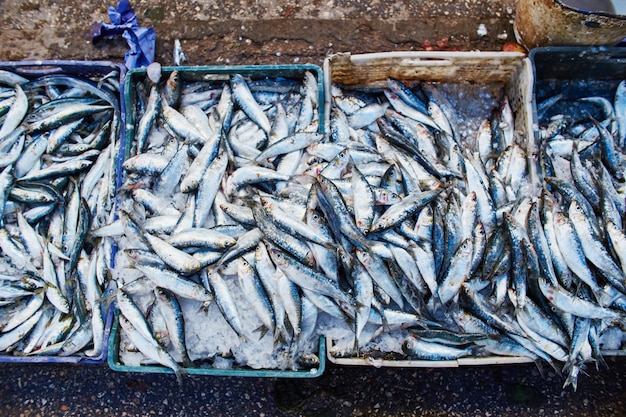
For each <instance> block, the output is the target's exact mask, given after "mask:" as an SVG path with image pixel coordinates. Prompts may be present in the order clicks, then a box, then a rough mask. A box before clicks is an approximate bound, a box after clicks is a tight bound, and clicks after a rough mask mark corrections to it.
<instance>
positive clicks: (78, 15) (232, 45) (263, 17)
mask: <svg viewBox="0 0 626 417" xmlns="http://www.w3.org/2000/svg"><path fill="white" fill-rule="evenodd" d="M114 5H115V3H114V1H111V2H110V3H106V2H105V3H103V2H101V1H96V0H84V1H81V2H76V1H72V0H60V1H52V0H44V1H35V0H3V1H2V2H0V16H1V17H0V19H1V20H0V21H1V23H0V25H1V26H0V27H2V30H0V45H2V47H1V48H0V60H26V59H45V58H47V59H80V60H82V59H85V60H97V59H108V60H113V61H121V60H122V59H123V56H124V53H125V52H126V49H127V48H126V43H125V42H124V41H123V40H120V41H114V42H103V43H100V44H98V45H93V44H92V43H91V37H90V29H91V28H92V27H93V25H96V24H98V23H100V22H107V23H108V22H109V18H108V15H107V6H114ZM131 5H132V6H133V8H134V10H135V13H136V14H137V17H138V19H139V24H140V25H141V26H154V28H155V30H156V34H157V51H156V60H157V61H159V62H161V64H164V65H171V64H172V63H173V58H172V50H173V45H174V40H175V39H180V41H181V44H182V47H183V50H184V51H185V53H186V55H187V56H188V57H189V61H188V62H187V64H189V65H202V64H204V65H220V64H226V63H230V64H272V63H283V64H287V63H294V62H299V63H305V62H308V63H314V64H321V63H322V61H323V59H324V57H325V56H326V55H327V54H329V53H333V52H347V51H349V52H353V53H364V52H381V51H393V50H423V49H425V48H435V49H452V50H500V49H501V48H502V45H503V44H504V43H506V42H512V41H514V36H513V26H512V24H513V17H514V13H515V0H426V1H410V0H399V1H394V2H389V1H381V0H371V1H365V0H356V1H353V0H351V1H346V0H305V1H298V2H296V1H293V0H291V1H285V2H278V1H275V0H256V1H254V0H223V1H219V2H218V1H215V0H196V1H190V2H187V1H184V2H174V1H171V0H151V1H148V0H137V1H131ZM481 24H483V25H484V28H485V29H486V33H485V32H483V31H480V33H481V35H479V26H480V25H481Z"/></svg>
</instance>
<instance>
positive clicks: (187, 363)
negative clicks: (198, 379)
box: [183, 355, 195, 368]
mask: <svg viewBox="0 0 626 417" xmlns="http://www.w3.org/2000/svg"><path fill="white" fill-rule="evenodd" d="M194 366H195V364H194V363H193V361H192V360H191V358H190V357H189V356H188V355H184V356H183V368H193V367H194Z"/></svg>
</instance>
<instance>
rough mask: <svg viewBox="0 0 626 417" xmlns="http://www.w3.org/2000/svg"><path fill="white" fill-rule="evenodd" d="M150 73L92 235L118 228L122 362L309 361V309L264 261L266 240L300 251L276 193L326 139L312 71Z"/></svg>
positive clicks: (268, 365)
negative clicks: (114, 208)
mask: <svg viewBox="0 0 626 417" xmlns="http://www.w3.org/2000/svg"><path fill="white" fill-rule="evenodd" d="M154 68H155V67H149V68H148V77H146V79H145V81H143V80H140V81H138V82H137V84H136V87H137V90H136V91H133V92H132V94H133V95H134V97H137V100H136V108H135V109H134V111H135V112H136V113H135V114H136V115H137V118H136V123H135V130H134V137H133V139H134V140H133V142H132V149H131V151H130V155H132V156H130V157H129V158H128V159H126V161H125V162H124V163H123V170H124V181H123V185H122V187H121V189H120V194H119V217H120V219H119V221H117V222H115V223H113V224H111V225H109V226H107V227H104V228H102V229H101V230H100V231H99V232H98V234H99V235H109V236H115V235H117V236H122V235H123V237H120V238H118V245H119V248H120V252H119V255H118V259H117V261H116V265H117V270H116V272H114V275H115V276H116V277H118V285H119V290H118V296H117V304H118V307H119V308H120V312H121V315H120V325H121V327H122V329H123V332H122V340H121V343H120V346H121V349H120V359H121V360H122V362H123V363H125V364H126V365H132V364H140V363H146V360H145V358H143V356H145V357H147V358H148V359H149V360H152V361H156V362H157V363H160V364H162V365H165V366H168V367H170V368H172V369H174V370H175V372H176V373H177V374H180V373H181V372H184V370H183V368H181V365H180V364H182V365H183V367H184V368H185V367H186V368H188V367H200V366H207V363H208V364H210V365H211V366H213V367H232V366H248V367H250V368H263V369H272V368H281V369H301V368H302V367H305V368H310V367H314V366H315V365H318V364H319V359H318V358H317V357H316V356H315V355H314V354H313V353H314V352H315V351H317V342H316V339H315V338H314V337H313V336H312V331H313V329H314V328H315V317H316V310H315V309H314V308H313V307H312V305H310V303H309V302H308V300H303V297H302V294H301V293H300V292H299V291H300V290H299V289H298V287H297V286H296V285H295V284H294V283H293V282H291V281H290V280H289V279H287V278H286V277H285V275H284V274H283V273H282V270H281V269H278V268H276V266H275V264H274V262H273V261H272V260H271V258H270V256H272V257H276V259H278V257H280V256H282V252H280V249H279V247H278V246H276V245H277V244H278V243H277V242H278V241H279V242H281V244H284V243H283V242H292V241H295V243H294V245H295V246H296V247H297V248H299V249H301V250H306V251H309V249H308V246H307V245H306V243H305V242H304V241H301V240H298V239H297V238H296V237H294V236H291V235H286V233H285V232H284V231H283V230H282V229H279V227H278V226H277V225H276V224H275V223H274V221H275V220H276V219H277V218H280V217H285V220H287V221H288V220H289V217H290V216H283V215H282V214H281V213H282V212H283V210H284V209H283V208H279V207H278V203H279V201H278V200H276V198H277V190H278V189H279V188H285V186H286V185H287V182H288V181H289V180H291V179H292V177H293V176H294V175H295V172H296V171H297V170H298V168H299V166H300V159H301V155H302V154H303V149H304V148H306V147H307V146H308V145H310V144H311V143H314V142H320V141H321V140H322V139H323V138H324V135H322V134H320V133H317V131H318V126H319V112H318V94H319V87H318V81H317V79H316V77H315V76H314V75H313V74H312V73H310V72H306V74H303V75H302V79H298V80H294V79H282V78H271V79H259V80H256V81H246V80H244V78H243V77H242V76H241V75H238V74H234V75H232V76H231V77H230V79H229V78H228V76H227V77H226V82H224V81H223V80H222V81H201V82H192V81H185V80H184V78H183V77H184V74H181V73H179V72H178V71H173V72H171V74H169V75H168V76H167V77H163V78H164V79H163V80H161V73H160V69H159V67H156V69H157V71H156V73H155V71H153V70H154ZM253 94H254V96H253ZM270 120H271V121H272V123H270ZM284 153H288V154H289V156H288V157H281V158H280V159H281V164H280V167H274V166H273V164H272V163H271V162H270V161H273V160H276V161H277V159H276V158H277V156H278V155H280V154H284ZM285 202H287V200H285ZM272 204H275V205H276V207H271V205H272ZM281 204H282V203H281ZM287 210H291V208H290V207H287ZM270 216H271V217H270ZM299 223H300V224H302V225H304V223H303V222H302V221H299ZM323 244H326V245H330V244H331V242H330V241H329V240H324V241H323ZM306 256H308V257H309V258H310V255H306ZM311 260H312V259H309V261H308V264H311ZM307 267H309V266H307ZM289 274H291V272H289ZM309 287H310V286H309ZM344 299H345V302H346V303H347V302H348V301H349V298H348V297H347V296H345V298H344ZM127 341H128V342H130V343H127ZM191 341H193V343H192V342H191ZM133 348H136V349H138V350H139V351H140V352H141V355H140V356H141V357H140V358H133V355H134V354H135V352H134V350H135V349H133ZM173 358H174V359H176V360H174V359H173ZM194 361H195V363H194Z"/></svg>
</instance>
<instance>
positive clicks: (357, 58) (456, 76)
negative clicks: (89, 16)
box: [324, 52, 541, 367]
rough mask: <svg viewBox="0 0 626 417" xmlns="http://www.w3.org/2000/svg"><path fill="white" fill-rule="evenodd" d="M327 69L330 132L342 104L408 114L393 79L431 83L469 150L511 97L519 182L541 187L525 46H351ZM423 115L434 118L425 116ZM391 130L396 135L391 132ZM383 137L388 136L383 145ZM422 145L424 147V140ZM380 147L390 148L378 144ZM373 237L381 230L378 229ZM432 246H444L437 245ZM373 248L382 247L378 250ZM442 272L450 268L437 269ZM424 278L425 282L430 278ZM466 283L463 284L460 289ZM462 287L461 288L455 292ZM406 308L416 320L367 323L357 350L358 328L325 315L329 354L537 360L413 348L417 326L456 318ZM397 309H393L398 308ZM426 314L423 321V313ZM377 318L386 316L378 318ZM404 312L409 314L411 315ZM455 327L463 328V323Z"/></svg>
mask: <svg viewBox="0 0 626 417" xmlns="http://www.w3.org/2000/svg"><path fill="white" fill-rule="evenodd" d="M324 75H325V79H324V83H325V97H326V111H325V114H326V122H325V124H326V131H327V132H329V134H330V135H333V134H335V130H334V129H337V131H339V128H337V127H335V123H338V122H337V121H333V119H332V118H333V117H337V118H338V120H340V119H341V118H343V117H344V116H337V115H336V113H335V108H338V109H339V110H341V112H342V113H344V114H345V117H346V120H348V121H349V122H350V120H351V119H352V120H356V116H354V115H355V114H357V113H358V112H359V110H358V109H359V108H367V107H373V106H370V104H375V105H381V104H382V105H383V106H387V107H386V110H385V113H383V112H382V111H381V113H379V116H381V117H380V118H386V117H392V116H393V114H389V113H388V111H389V110H390V109H394V110H396V112H397V113H400V114H401V115H402V114H403V112H402V110H399V109H398V108H395V107H394V106H393V104H392V103H391V100H392V98H393V97H392V96H391V95H390V94H388V93H389V90H390V89H391V84H390V83H389V80H390V79H395V80H396V81H399V82H400V83H402V84H404V86H405V87H408V88H409V89H411V90H412V91H413V92H415V91H417V90H419V89H422V90H424V86H425V88H427V89H431V91H432V89H434V90H438V91H439V92H440V93H441V94H443V96H444V99H445V100H443V101H442V102H445V101H447V102H448V103H450V104H451V109H449V110H452V111H451V112H449V113H451V114H453V115H454V116H455V118H456V120H452V121H451V123H452V124H454V125H456V128H455V133H454V134H455V135H458V139H459V145H460V147H462V148H463V149H464V151H467V153H469V151H472V152H477V151H476V149H477V148H478V144H477V143H478V139H476V140H475V139H474V138H475V137H476V136H477V132H478V130H479V125H480V124H481V121H482V120H485V119H490V118H491V117H494V116H493V115H495V113H496V112H497V111H499V110H498V109H499V108H500V106H501V105H502V102H503V98H504V97H507V98H508V102H509V105H510V109H511V111H512V119H511V123H513V134H514V142H515V144H516V146H517V147H518V148H519V149H521V150H522V151H523V153H524V155H525V157H524V158H523V159H522V161H525V162H523V164H525V165H526V167H527V171H526V172H525V175H526V178H528V181H527V184H526V185H525V186H524V188H519V189H518V193H519V194H520V195H522V194H523V195H529V196H539V195H540V190H541V188H540V183H541V180H540V178H539V177H538V171H537V167H536V164H535V163H534V162H533V161H535V160H536V156H537V146H536V141H535V139H534V134H533V125H532V121H533V119H532V106H531V103H532V88H533V73H532V68H531V62H530V60H529V59H528V58H527V57H526V56H525V55H524V54H521V53H508V52H387V53H372V54H362V55H352V54H350V53H340V54H336V55H332V56H329V57H327V58H326V60H325V62H324ZM385 90H387V91H385ZM424 91H426V90H424ZM383 93H385V94H383ZM431 94H432V93H431ZM353 97H356V99H357V102H359V101H360V103H366V104H367V105H365V106H364V104H356V105H355V104H354V101H352V100H353ZM428 97H429V99H430V97H431V95H428ZM432 97H433V98H432V99H430V100H431V101H439V100H437V98H436V96H434V95H433V96H432ZM351 105H354V107H352V108H350V106H351ZM363 106H364V107H363ZM355 109H357V110H355ZM351 112H354V113H351ZM392 113H393V112H392ZM433 117H434V116H433ZM448 118H449V116H448ZM378 120H380V119H378ZM424 123H429V122H428V121H426V122H424ZM431 123H432V122H431ZM438 126H439V125H438ZM367 129H369V130H370V132H366V134H367V135H370V136H372V137H375V136H376V135H380V134H381V133H382V136H383V137H385V138H386V137H387V135H386V134H384V130H383V129H385V126H384V124H382V123H378V129H377V128H376V127H372V125H370V126H369V127H367V128H365V129H363V130H367ZM350 136H351V137H352V138H353V137H354V132H352V133H350ZM389 136H392V134H391V135H389ZM384 143H385V142H382V144H383V145H384ZM420 143H421V142H417V145H420ZM370 146H374V147H380V142H373V143H372V144H371V145H370ZM384 146H387V145H384ZM490 146H491V148H490V152H493V153H495V152H499V153H501V152H502V151H503V150H504V148H503V147H501V148H500V149H496V145H495V144H494V143H492V144H491V145H490ZM418 147H419V146H418ZM381 149H385V148H381ZM387 149H389V148H387ZM410 149H411V148H410V146H407V147H406V148H405V149H404V152H399V153H404V154H407V153H410V152H411V151H410ZM421 150H422V148H421V147H420V151H421ZM379 152H384V151H381V150H379ZM466 165H467V164H466ZM424 166H426V165H424ZM429 172H430V171H429ZM459 173H460V174H461V175H458V176H457V177H456V178H457V179H456V180H458V181H465V180H467V177H466V176H465V173H464V172H458V173H457V174H459ZM433 175H435V174H433ZM446 175H447V174H441V178H440V179H441V181H440V182H443V183H446V182H447V181H450V179H449V178H452V177H454V175H452V176H450V177H448V176H446ZM461 178H462V180H461ZM435 183H437V181H435ZM425 185H426V187H429V186H431V185H429V184H428V183H425ZM447 187H448V186H447V185H444V188H447ZM443 195H444V193H441V194H440V196H443ZM448 197H449V196H448ZM435 201H436V200H435ZM436 204H437V203H436ZM432 207H434V210H437V207H436V205H434V206H432ZM443 211H445V210H443ZM374 219H376V218H374ZM412 219H413V220H412V222H413V223H412V224H415V221H416V220H415V218H412ZM374 221H376V220H374ZM500 221H502V220H498V222H500ZM418 222H419V220H418ZM498 224H500V223H498ZM372 230H374V229H370V232H371V231H372ZM372 235H373V234H372ZM367 236H368V235H367V234H366V237H367ZM403 236H405V235H403ZM373 239H377V238H376V237H375V236H374V237H373ZM375 244H377V243H373V244H372V247H374V245H375ZM433 245H434V244H433ZM433 250H438V249H437V248H435V246H433ZM374 251H375V252H376V250H374ZM380 256H381V258H382V257H385V256H389V255H385V254H384V253H383V252H382V251H381V252H380ZM398 263H399V262H398ZM437 273H438V274H439V273H444V272H441V269H438V272H437ZM415 276H417V274H416V275H415ZM371 277H372V280H373V281H374V282H375V283H376V282H377V279H376V276H375V275H371ZM441 278H443V276H441ZM420 285H422V286H423V285H424V284H423V283H422V284H420ZM457 285H458V284H457ZM483 287H484V286H483ZM415 288H417V284H416V286H415V287H414V288H413V289H411V290H410V291H412V292H415ZM400 289H401V291H402V292H403V295H404V294H407V292H406V291H404V290H403V289H402V287H400ZM479 289H480V288H479ZM419 291H421V292H422V294H430V295H428V296H425V297H426V298H425V300H426V301H424V300H422V303H424V302H427V301H428V299H427V298H428V297H430V299H432V298H433V297H432V293H433V291H437V292H438V293H439V295H442V293H440V292H439V291H440V290H438V289H433V290H430V291H429V289H424V288H422V289H421V290H419ZM462 291H463V290H459V293H460V292H462ZM477 291H478V290H477ZM483 291H484V290H483ZM459 293H457V296H458V294H459ZM457 296H453V297H452V298H451V300H450V301H448V304H447V305H448V306H451V305H457V304H456V301H455V300H457ZM406 300H408V298H406V297H405V301H404V303H405V306H407V305H408V304H407V301H406ZM390 305H391V306H393V308H395V309H396V310H398V304H397V302H396V303H394V302H393V301H392V304H390ZM405 308H406V311H407V312H408V311H411V313H412V314H413V319H412V320H415V322H412V323H407V324H396V325H392V324H391V323H389V322H387V323H385V322H384V321H383V324H382V326H381V325H380V323H379V324H378V325H377V326H373V325H371V324H367V325H366V327H365V328H364V330H363V333H362V334H363V338H364V340H365V341H367V342H363V343H359V346H358V348H359V350H358V352H356V351H355V349H354V346H353V340H354V334H352V336H350V331H351V329H350V328H349V327H348V326H346V325H344V324H343V323H341V321H340V320H339V321H333V320H329V321H328V322H327V323H326V327H325V332H324V334H325V335H326V346H327V348H328V352H327V356H328V359H329V361H331V362H332V363H335V364H341V365H352V366H374V367H458V366H466V365H495V364H512V363H527V362H532V359H530V358H529V357H526V356H521V355H509V354H506V355H505V354H500V353H498V354H496V353H491V352H488V353H485V351H484V350H483V351H481V353H480V354H479V353H478V350H480V349H477V350H473V351H468V352H466V353H464V354H461V355H460V356H459V357H444V358H440V359H426V358H423V357H421V356H416V355H415V354H407V351H405V350H404V349H403V348H402V345H403V344H405V343H406V342H403V340H406V338H408V337H411V335H412V334H413V332H414V330H412V329H424V328H429V329H431V328H434V329H441V328H445V329H447V330H448V329H450V326H451V325H450V322H446V324H445V325H444V324H442V323H443V321H442V320H444V319H443V318H442V316H441V313H437V314H438V315H436V316H432V314H433V313H432V311H433V310H429V307H427V308H425V304H421V305H419V302H416V304H415V307H414V308H412V309H411V307H405ZM451 309H452V308H451ZM425 310H428V311H429V312H428V313H427V314H426V315H422V314H421V313H422V312H424V311H425ZM435 310H436V309H435ZM403 311H404V310H403ZM373 312H374V310H372V313H370V318H369V320H371V316H372V315H373V314H374V313H373ZM396 313H397V312H394V315H395V314H396ZM364 314H367V313H364ZM381 315H382V313H381ZM422 319H423V320H424V321H421V320H422ZM377 320H379V321H380V318H378V319H377ZM389 320H391V318H390V319H389ZM394 320H395V318H394ZM406 320H407V321H409V320H410V318H407V319H406ZM368 326H369V327H371V328H370V330H369V331H368V330H367V329H368ZM387 326H388V328H389V331H390V333H386V332H385V331H383V334H382V335H380V334H379V333H376V332H377V331H380V330H382V329H383V328H385V327H387ZM338 328H343V330H341V332H340V331H339V330H338ZM352 331H353V330H352ZM454 331H457V332H459V333H461V331H460V330H454ZM346 332H347V334H346ZM465 332H468V330H465ZM376 334H378V336H375V337H374V338H371V337H372V335H376ZM370 338H371V339H370ZM422 340H424V341H426V340H427V338H425V337H424V338H423V339H422ZM468 345H469V343H466V344H464V345H463V346H468Z"/></svg>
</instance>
